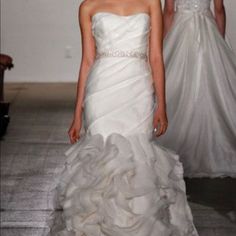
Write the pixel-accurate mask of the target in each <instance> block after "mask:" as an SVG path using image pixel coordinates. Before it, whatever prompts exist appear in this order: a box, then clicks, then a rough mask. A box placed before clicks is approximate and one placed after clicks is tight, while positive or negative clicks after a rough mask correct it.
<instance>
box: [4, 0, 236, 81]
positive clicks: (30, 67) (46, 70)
mask: <svg viewBox="0 0 236 236" xmlns="http://www.w3.org/2000/svg"><path fill="white" fill-rule="evenodd" d="M162 1H163V0H162ZM80 2H81V0H37V1H36V0H34V1H32V0H1V52H2V53H5V54H9V55H11V56H12V57H13V59H14V65H15V67H14V70H12V71H10V72H8V73H6V75H5V77H6V82H72V81H76V80H77V72H78V67H79V62H80V50H81V49H80V33H79V26H78V21H77V12H78V6H79V3H80ZM163 2H164V1H163ZM225 6H226V12H227V35H228V37H229V39H230V42H231V45H232V47H233V48H234V51H236V27H235V23H236V14H235V9H236V1H235V0H225Z"/></svg>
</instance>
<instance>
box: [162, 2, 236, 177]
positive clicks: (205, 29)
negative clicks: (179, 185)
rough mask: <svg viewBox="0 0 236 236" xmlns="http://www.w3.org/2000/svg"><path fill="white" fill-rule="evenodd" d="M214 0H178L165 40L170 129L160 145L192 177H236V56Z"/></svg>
mask: <svg viewBox="0 0 236 236" xmlns="http://www.w3.org/2000/svg"><path fill="white" fill-rule="evenodd" d="M210 3H211V0H176V13H175V17H174V22H173V25H172V27H171V30H170V32H169V33H168V34H167V36H166V38H165V42H164V59H165V67H166V91H167V113H168V118H169V124H170V125H169V128H168V131H167V133H166V134H165V135H164V136H163V137H161V138H160V139H159V144H161V145H164V146H165V147H167V148H170V149H172V150H174V151H175V152H177V153H178V154H179V155H180V160H181V162H182V163H183V166H184V173H185V175H186V176H188V177H218V176H232V177H235V176H236V56H235V55H234V54H233V52H232V50H231V48H230V47H229V46H228V44H227V43H226V41H225V40H224V39H223V37H222V36H221V34H220V33H219V31H218V28H217V25H216V22H215V19H214V17H213V15H212V13H211V11H210Z"/></svg>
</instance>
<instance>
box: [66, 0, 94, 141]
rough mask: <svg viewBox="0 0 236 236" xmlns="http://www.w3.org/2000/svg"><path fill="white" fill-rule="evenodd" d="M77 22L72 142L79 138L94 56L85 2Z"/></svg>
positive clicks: (87, 7) (70, 134)
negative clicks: (77, 66) (79, 56)
mask: <svg viewBox="0 0 236 236" xmlns="http://www.w3.org/2000/svg"><path fill="white" fill-rule="evenodd" d="M79 23H80V30H81V41H82V60H81V65H80V70H79V76H78V84H77V97H76V106H75V113H74V120H73V122H72V125H71V128H70V130H69V137H70V140H71V142H72V143H74V142H76V141H77V140H78V139H79V132H80V129H81V124H82V109H83V100H84V94H85V86H86V81H87V77H88V73H89V70H90V68H91V66H92V64H93V62H94V58H95V50H96V49H95V42H94V38H93V35H92V30H91V16H90V8H89V6H88V5H87V2H86V1H85V2H83V3H82V4H81V5H80V8H79Z"/></svg>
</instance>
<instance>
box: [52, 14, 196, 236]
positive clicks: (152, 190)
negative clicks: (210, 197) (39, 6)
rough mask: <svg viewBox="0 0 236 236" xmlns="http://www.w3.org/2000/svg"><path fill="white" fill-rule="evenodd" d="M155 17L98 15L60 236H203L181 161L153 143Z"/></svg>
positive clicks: (63, 182)
mask: <svg viewBox="0 0 236 236" xmlns="http://www.w3.org/2000/svg"><path fill="white" fill-rule="evenodd" d="M149 31H150V19H149V15H148V14H145V13H138V14H135V15H130V16H119V15H115V14H112V13H106V12H100V13H96V14H95V15H94V16H93V18H92V32H93V35H94V38H95V40H96V48H97V58H96V60H95V63H94V65H93V67H92V68H91V71H90V73H89V76H88V81H87V87H86V96H85V100H84V115H85V129H86V135H85V136H84V137H83V138H81V139H80V140H79V142H78V143H76V144H74V145H73V146H72V147H71V148H70V149H69V150H68V151H67V153H66V155H67V156H68V159H67V161H66V165H65V169H64V171H63V174H62V177H61V179H60V185H59V192H60V194H61V195H60V199H61V205H62V207H63V215H64V221H65V228H64V229H61V231H60V232H57V233H55V235H60V236H191V235H194V236H195V235H197V232H196V230H195V228H194V225H193V221H192V215H191V212H190V208H189V206H188V203H187V200H186V194H185V184H184V181H183V171H182V166H181V164H180V162H179V161H178V156H177V155H176V154H174V153H172V152H170V151H168V150H166V149H164V148H161V147H159V146H157V145H156V144H155V141H154V139H153V138H152V130H153V128H152V119H153V110H154V96H153V85H152V78H151V72H150V66H149V64H148V62H147V49H148V37H149Z"/></svg>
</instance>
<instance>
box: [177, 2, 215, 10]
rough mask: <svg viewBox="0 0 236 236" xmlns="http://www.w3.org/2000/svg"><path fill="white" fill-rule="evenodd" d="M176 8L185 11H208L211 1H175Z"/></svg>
mask: <svg viewBox="0 0 236 236" xmlns="http://www.w3.org/2000/svg"><path fill="white" fill-rule="evenodd" d="M175 3H176V8H177V9H183V10H194V11H198V10H208V9H210V4H211V0H175Z"/></svg>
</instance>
